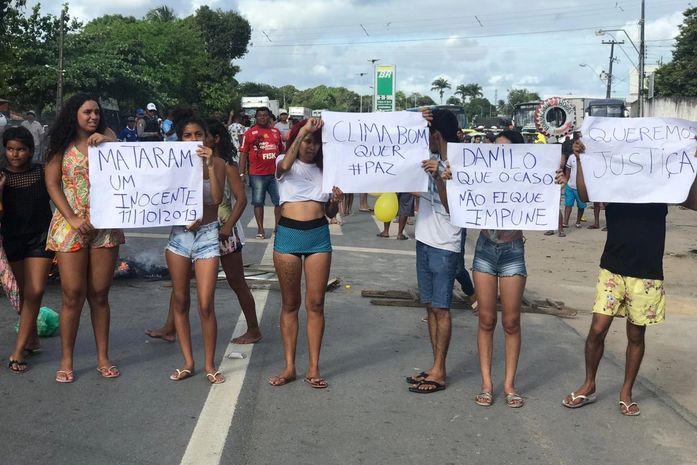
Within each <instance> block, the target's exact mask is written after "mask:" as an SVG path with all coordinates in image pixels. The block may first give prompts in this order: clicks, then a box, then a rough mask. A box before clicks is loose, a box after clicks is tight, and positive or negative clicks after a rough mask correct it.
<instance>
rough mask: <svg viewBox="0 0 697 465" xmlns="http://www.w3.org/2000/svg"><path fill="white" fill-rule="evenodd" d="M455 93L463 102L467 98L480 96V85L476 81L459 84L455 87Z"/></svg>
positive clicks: (481, 94)
mask: <svg viewBox="0 0 697 465" xmlns="http://www.w3.org/2000/svg"><path fill="white" fill-rule="evenodd" d="M455 95H459V96H460V97H461V98H462V101H463V102H466V101H467V98H469V99H470V100H471V99H474V98H477V97H482V96H483V95H484V94H483V93H482V86H480V85H479V84H477V83H474V82H473V83H470V84H460V85H459V86H457V87H456V88H455Z"/></svg>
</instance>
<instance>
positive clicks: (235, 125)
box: [227, 114, 247, 173]
mask: <svg viewBox="0 0 697 465" xmlns="http://www.w3.org/2000/svg"><path fill="white" fill-rule="evenodd" d="M241 120H242V117H241V116H240V115H238V114H235V115H233V116H232V122H231V123H230V124H229V125H228V127H227V130H228V133H229V134H230V139H231V140H232V146H233V147H234V148H235V153H233V155H232V159H233V161H234V162H235V163H239V159H240V146H241V144H242V137H243V136H244V133H245V132H246V131H247V128H246V127H244V125H242V123H241V122H240V121H241ZM238 168H239V165H238ZM241 172H242V169H241V168H240V173H241Z"/></svg>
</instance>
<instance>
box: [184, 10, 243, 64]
mask: <svg viewBox="0 0 697 465" xmlns="http://www.w3.org/2000/svg"><path fill="white" fill-rule="evenodd" d="M194 18H195V20H196V24H197V25H198V27H199V30H200V35H201V37H202V38H203V41H204V43H205V44H206V48H207V50H208V53H209V54H211V55H212V56H213V57H216V58H220V59H221V60H227V61H232V60H235V59H237V58H241V57H242V56H244V55H245V54H246V53H247V44H248V43H249V39H250V38H251V35H252V28H251V26H250V25H249V22H248V21H247V20H246V19H244V18H243V17H242V16H240V15H239V14H238V13H236V12H234V11H222V10H220V9H217V10H211V9H210V8H209V7H208V6H202V7H200V8H199V9H198V10H196V14H195V16H194ZM194 50H195V49H194Z"/></svg>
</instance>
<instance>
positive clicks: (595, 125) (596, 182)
mask: <svg viewBox="0 0 697 465" xmlns="http://www.w3.org/2000/svg"><path fill="white" fill-rule="evenodd" d="M581 133H582V135H583V137H582V139H581V140H582V141H583V143H584V144H585V146H586V151H585V153H584V154H583V155H581V164H582V166H583V179H584V181H585V183H586V188H587V190H588V197H589V198H590V200H591V201H594V202H626V203H681V202H683V201H684V200H685V199H686V198H687V194H688V192H689V191H690V186H691V185H692V183H693V182H694V180H695V174H696V173H697V159H696V158H695V157H694V155H695V149H697V141H696V140H695V136H697V123H696V122H694V121H687V120H681V119H675V118H597V117H588V118H586V119H585V120H584V121H583V127H582V128H581Z"/></svg>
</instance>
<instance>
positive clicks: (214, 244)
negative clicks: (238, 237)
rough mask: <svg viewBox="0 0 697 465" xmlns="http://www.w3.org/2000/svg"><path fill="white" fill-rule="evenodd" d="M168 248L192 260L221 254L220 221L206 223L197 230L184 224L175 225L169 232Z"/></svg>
mask: <svg viewBox="0 0 697 465" xmlns="http://www.w3.org/2000/svg"><path fill="white" fill-rule="evenodd" d="M166 249H167V250H169V251H170V252H172V253H174V254H176V255H180V256H182V257H187V258H190V259H191V261H192V262H195V261H196V260H203V259H206V258H215V257H218V256H220V247H219V245H218V222H217V221H214V222H213V223H208V224H204V225H203V226H201V227H200V228H198V229H197V230H196V231H188V230H187V229H185V228H184V226H174V227H173V228H172V232H170V233H169V241H167V247H166Z"/></svg>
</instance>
